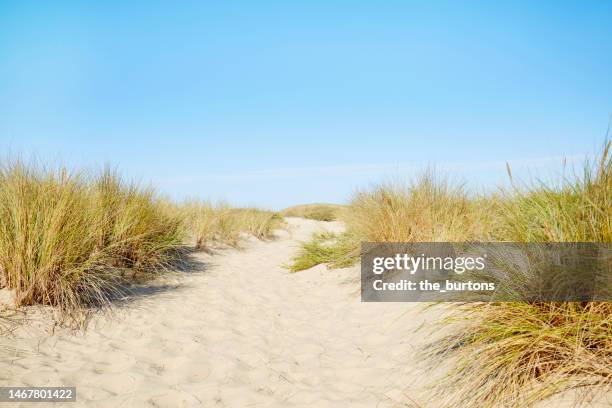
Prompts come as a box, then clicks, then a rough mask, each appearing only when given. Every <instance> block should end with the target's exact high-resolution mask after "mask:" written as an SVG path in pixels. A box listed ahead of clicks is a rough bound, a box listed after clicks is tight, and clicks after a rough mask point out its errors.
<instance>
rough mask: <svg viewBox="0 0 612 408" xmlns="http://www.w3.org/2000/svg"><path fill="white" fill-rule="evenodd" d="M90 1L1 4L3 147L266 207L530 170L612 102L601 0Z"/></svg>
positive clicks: (585, 147)
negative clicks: (429, 171)
mask: <svg viewBox="0 0 612 408" xmlns="http://www.w3.org/2000/svg"><path fill="white" fill-rule="evenodd" d="M87 3H89V4H87ZM93 3H94V2H61V1H57V2H28V1H6V0H5V1H2V2H0V78H1V82H0V149H2V150H3V151H4V153H5V154H8V153H10V154H12V155H15V154H22V155H25V156H27V157H29V156H31V155H33V154H35V155H36V156H37V157H39V158H41V159H43V160H47V161H54V162H59V161H61V162H63V163H66V164H68V165H70V166H76V167H83V166H86V167H92V166H93V167H95V166H97V165H101V164H103V163H105V162H110V163H112V164H114V165H116V166H118V167H119V169H121V170H122V171H123V172H124V173H126V174H127V175H128V176H129V177H133V178H137V179H139V180H142V181H143V182H153V183H154V184H156V185H157V186H158V188H159V189H160V190H161V191H162V192H164V193H167V194H170V195H171V196H173V197H175V198H177V199H181V198H184V197H187V196H200V197H210V198H213V199H219V198H224V199H226V200H229V201H231V202H233V203H236V204H239V205H246V204H253V205H259V206H265V207H273V208H281V207H283V206H286V205H290V204H296V203H303V202H314V201H328V202H342V201H344V200H346V199H347V198H349V197H350V195H351V193H352V192H353V191H354V189H355V188H357V187H360V186H367V185H368V184H369V183H372V182H375V181H377V180H382V179H386V178H389V177H392V178H397V177H409V176H410V175H412V174H415V173H417V172H418V171H419V169H422V168H423V167H425V166H427V165H430V166H434V167H436V168H437V169H438V170H439V171H441V172H445V173H448V174H450V175H451V176H452V177H456V178H459V179H461V180H464V181H466V182H468V183H469V184H472V185H477V186H484V187H489V188H490V187H491V186H492V185H494V184H495V183H498V182H499V181H500V180H502V179H503V178H504V174H505V170H504V163H505V161H509V162H510V164H511V165H512V166H513V168H515V169H516V171H517V172H523V173H524V174H527V173H528V172H529V173H530V174H532V175H536V176H540V175H543V174H545V173H550V172H552V171H554V170H555V169H557V170H558V169H560V163H561V159H562V157H564V156H568V157H569V158H570V159H573V160H578V161H579V160H580V158H581V157H584V155H587V154H592V153H593V152H594V151H596V150H597V148H598V147H599V146H600V145H601V143H602V142H603V140H604V137H605V133H606V128H607V125H608V121H609V117H610V114H611V113H612V78H611V76H610V72H611V68H612V24H610V22H611V21H612V3H611V2H604V1H601V2H597V1H576V2H564V1H549V2H544V1H542V2H519V1H514V2H461V4H460V2H452V1H449V2H434V1H431V2H429V1H422V2H410V1H378V2H360V1H357V0H354V1H342V2H339V1H315V0H313V1H310V2H301V4H297V2H280V1H278V2H272V1H245V2H229V1H228V2H206V1H197V2H181V1H177V2H155V1H146V2H145V1H143V2H138V1H132V2H115V1H104V2H96V3H97V4H93ZM127 3H129V4H127ZM290 3H292V4H290Z"/></svg>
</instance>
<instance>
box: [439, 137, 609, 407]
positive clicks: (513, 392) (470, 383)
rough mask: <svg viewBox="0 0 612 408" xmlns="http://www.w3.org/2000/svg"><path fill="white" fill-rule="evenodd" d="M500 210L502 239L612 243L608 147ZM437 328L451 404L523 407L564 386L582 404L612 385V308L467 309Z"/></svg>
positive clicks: (532, 305) (517, 194)
mask: <svg viewBox="0 0 612 408" xmlns="http://www.w3.org/2000/svg"><path fill="white" fill-rule="evenodd" d="M501 206H502V211H501V212H500V218H499V223H498V224H497V225H495V228H493V229H495V234H496V235H497V237H498V238H499V239H501V240H506V241H517V242H606V243H609V242H612V234H611V227H612V157H611V155H610V144H609V143H608V144H607V145H606V146H605V148H604V149H603V152H602V154H601V157H600V159H599V161H598V162H595V163H590V164H587V165H586V166H585V168H584V170H583V171H582V174H577V175H573V176H572V177H571V178H566V179H564V180H562V183H561V185H560V186H558V187H557V188H552V187H548V186H546V185H543V184H542V183H537V184H536V185H535V186H531V188H529V189H526V190H525V189H522V188H521V189H519V188H518V187H517V188H516V189H515V190H513V191H511V192H509V193H508V194H507V196H506V197H505V199H504V200H503V201H502V202H501ZM444 323H450V324H453V327H454V330H451V333H450V334H449V335H448V336H447V337H445V338H444V339H443V340H442V341H440V342H438V343H436V344H435V345H434V347H433V353H432V354H431V355H430V356H431V357H434V356H435V357H437V358H441V359H443V360H444V359H447V358H449V357H450V358H452V360H453V361H454V362H455V363H456V364H455V366H454V371H453V372H452V373H451V375H450V376H448V377H446V378H445V380H444V381H442V382H441V383H440V384H439V386H438V391H440V390H444V392H445V395H452V397H453V398H451V399H449V401H448V404H447V406H449V407H450V406H457V404H459V405H466V406H482V407H516V406H530V405H532V404H534V403H536V402H538V401H540V400H543V399H546V398H547V397H550V396H551V395H553V394H556V393H559V392H562V391H566V390H568V389H571V388H573V389H576V390H580V391H581V392H578V396H579V397H580V399H578V400H577V403H579V402H584V401H588V397H592V396H594V395H595V394H597V393H603V392H607V391H609V390H611V389H612V303H610V302H565V303H543V302H524V303H488V304H484V303H472V304H466V305H463V306H462V307H461V308H460V309H459V310H458V311H457V312H456V313H454V314H453V316H451V317H450V319H449V320H447V321H444ZM457 323H458V324H457ZM470 404H472V405H470Z"/></svg>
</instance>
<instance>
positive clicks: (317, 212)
mask: <svg viewBox="0 0 612 408" xmlns="http://www.w3.org/2000/svg"><path fill="white" fill-rule="evenodd" d="M344 208H345V206H343V205H338V204H302V205H296V206H293V207H289V208H285V209H284V210H283V211H281V214H282V215H283V216H285V217H300V218H307V219H309V220H316V221H335V220H337V219H338V218H339V216H340V214H341V212H342V210H343V209H344Z"/></svg>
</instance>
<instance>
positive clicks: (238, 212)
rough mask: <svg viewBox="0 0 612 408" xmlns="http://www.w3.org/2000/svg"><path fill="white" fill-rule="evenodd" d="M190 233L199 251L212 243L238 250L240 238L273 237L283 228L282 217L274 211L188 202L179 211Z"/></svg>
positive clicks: (206, 202) (204, 202) (222, 204)
mask: <svg viewBox="0 0 612 408" xmlns="http://www.w3.org/2000/svg"><path fill="white" fill-rule="evenodd" d="M177 211H178V213H180V214H181V216H182V218H183V220H184V224H185V227H186V230H187V233H188V234H189V235H190V236H192V237H193V239H194V240H195V246H196V248H205V247H206V246H207V245H209V244H211V243H223V244H226V245H230V246H234V247H236V246H238V244H239V242H240V236H241V234H249V235H252V236H254V237H256V238H259V239H268V238H271V237H272V236H273V233H274V230H275V229H277V228H280V227H281V226H282V225H283V221H282V217H281V216H280V215H279V214H277V213H275V212H272V211H266V210H260V209H257V208H232V207H230V206H229V205H227V204H224V203H219V204H216V205H215V204H212V203H211V202H208V201H194V200H192V201H187V202H185V203H183V204H182V205H180V206H179V207H178V208H177Z"/></svg>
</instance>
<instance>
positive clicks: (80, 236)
mask: <svg viewBox="0 0 612 408" xmlns="http://www.w3.org/2000/svg"><path fill="white" fill-rule="evenodd" d="M281 223H282V218H281V217H280V216H279V215H277V214H276V213H272V212H269V211H263V210H257V209H234V208H231V207H229V206H227V205H218V206H212V205H210V204H206V203H196V202H192V203H187V204H185V205H183V206H177V205H175V204H173V203H171V202H169V201H168V200H163V199H161V198H160V197H159V196H158V195H157V194H156V193H155V191H154V190H153V189H152V188H143V187H140V186H138V185H136V184H133V183H127V182H125V181H123V180H122V179H121V177H120V176H119V174H118V173H117V172H114V171H111V170H110V169H105V170H103V171H102V172H99V173H97V174H93V175H87V174H85V173H77V172H73V173H71V172H68V171H67V170H66V169H48V168H43V167H40V166H36V165H32V164H25V163H23V162H21V161H12V162H9V163H7V164H5V165H4V166H2V167H0V289H2V288H7V289H9V290H11V291H12V293H13V294H14V302H15V305H16V306H25V305H34V304H42V305H50V306H55V307H57V308H58V309H59V310H61V311H63V312H66V313H64V315H66V316H69V315H74V313H73V312H80V311H83V310H85V309H86V308H89V307H91V306H105V305H108V304H109V302H110V301H111V300H112V298H113V297H115V296H117V295H122V294H124V291H125V288H126V283H129V282H130V281H134V280H142V279H147V278H149V277H151V276H154V275H156V274H157V273H159V272H162V271H164V270H167V267H169V266H170V265H172V264H173V263H175V262H176V261H180V260H181V259H182V255H183V254H184V253H185V251H184V250H183V249H184V245H185V239H186V238H187V236H188V235H190V234H191V235H193V236H194V237H196V240H197V246H198V247H204V246H205V245H206V244H208V243H210V242H212V241H219V242H223V243H226V244H230V245H233V246H236V245H238V241H239V239H240V235H241V234H251V235H253V236H255V237H257V238H261V239H264V238H268V237H270V236H271V235H272V232H273V230H274V229H275V228H277V227H279V226H280V225H281ZM77 314H78V313H77Z"/></svg>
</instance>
